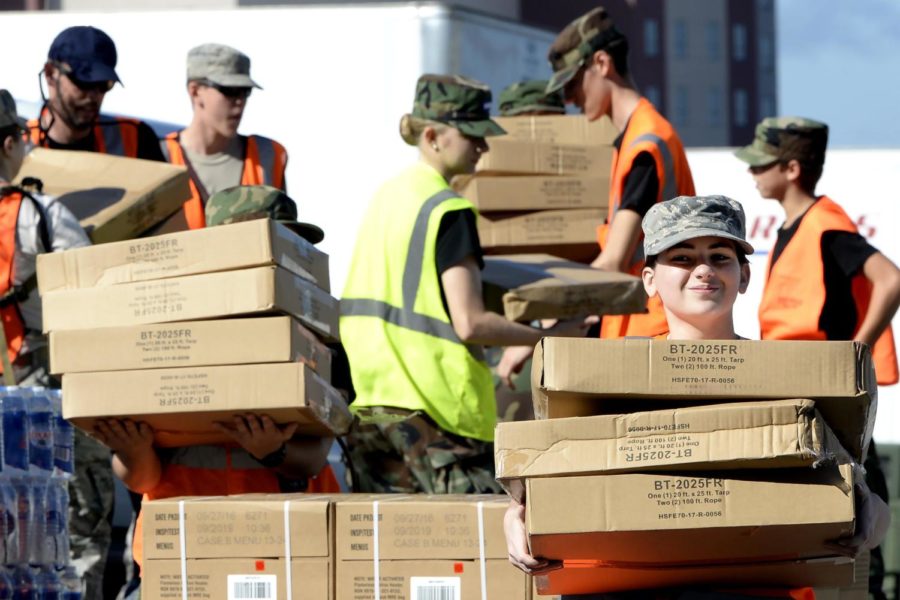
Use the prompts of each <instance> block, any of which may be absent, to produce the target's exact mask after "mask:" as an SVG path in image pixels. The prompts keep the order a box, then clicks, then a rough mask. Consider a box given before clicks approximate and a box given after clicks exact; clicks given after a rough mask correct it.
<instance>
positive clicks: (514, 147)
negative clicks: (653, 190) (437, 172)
mask: <svg viewBox="0 0 900 600" xmlns="http://www.w3.org/2000/svg"><path fill="white" fill-rule="evenodd" d="M612 154H613V147H612V146H611V145H608V144H606V145H600V144H590V145H588V144H561V143H558V142H544V141H532V140H517V139H515V138H506V137H505V136H504V137H499V138H497V139H492V140H491V141H490V151H489V152H487V153H485V154H482V155H481V159H480V160H479V161H478V165H477V167H476V169H477V170H478V171H479V172H482V173H497V174H512V173H532V174H538V175H591V176H594V175H602V176H604V177H605V178H606V180H607V182H608V181H609V172H610V168H611V166H612Z"/></svg>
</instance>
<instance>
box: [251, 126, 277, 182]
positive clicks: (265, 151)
mask: <svg viewBox="0 0 900 600" xmlns="http://www.w3.org/2000/svg"><path fill="white" fill-rule="evenodd" d="M247 143H248V144H250V143H254V144H255V145H256V153H257V160H258V161H259V165H260V166H261V167H262V183H263V184H264V185H275V183H274V181H275V145H274V144H273V143H272V140H270V139H268V138H263V137H257V136H251V137H250V139H248V140H247ZM248 154H249V152H248Z"/></svg>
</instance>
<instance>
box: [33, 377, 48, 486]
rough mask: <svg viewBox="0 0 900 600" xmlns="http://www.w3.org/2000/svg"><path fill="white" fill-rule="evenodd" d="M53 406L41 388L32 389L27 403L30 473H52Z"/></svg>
mask: <svg viewBox="0 0 900 600" xmlns="http://www.w3.org/2000/svg"><path fill="white" fill-rule="evenodd" d="M53 421H54V419H53V405H52V403H51V401H50V398H49V397H48V396H47V393H46V390H44V389H43V388H34V389H33V390H32V392H31V399H30V401H29V402H28V459H29V462H30V463H31V471H32V473H35V472H40V473H42V474H46V475H50V473H51V472H52V471H53V450H54V447H53V446H54V443H53Z"/></svg>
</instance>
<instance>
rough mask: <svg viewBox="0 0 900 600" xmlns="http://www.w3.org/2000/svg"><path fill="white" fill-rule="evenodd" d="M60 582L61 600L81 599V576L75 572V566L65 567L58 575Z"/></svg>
mask: <svg viewBox="0 0 900 600" xmlns="http://www.w3.org/2000/svg"><path fill="white" fill-rule="evenodd" d="M60 582H61V583H62V590H63V591H62V600H81V594H82V592H81V577H79V576H78V573H76V572H75V567H66V570H65V571H63V574H62V577H60Z"/></svg>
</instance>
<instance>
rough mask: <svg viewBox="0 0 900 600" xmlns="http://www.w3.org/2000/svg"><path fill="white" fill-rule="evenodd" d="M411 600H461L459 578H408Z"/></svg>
mask: <svg viewBox="0 0 900 600" xmlns="http://www.w3.org/2000/svg"><path fill="white" fill-rule="evenodd" d="M409 592H410V593H409V597H410V598H411V599H412V600H461V593H462V586H461V585H460V580H459V577H410V578H409Z"/></svg>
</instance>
